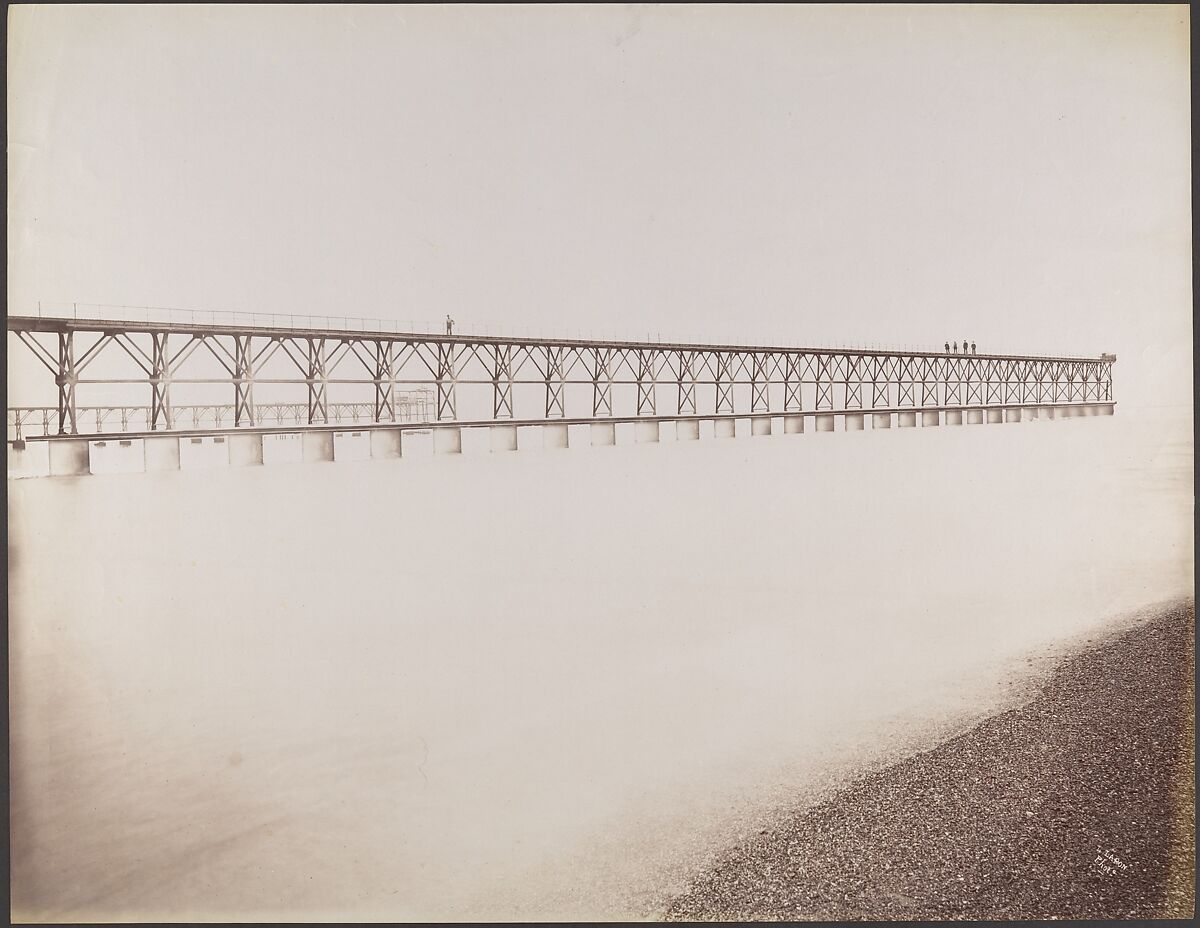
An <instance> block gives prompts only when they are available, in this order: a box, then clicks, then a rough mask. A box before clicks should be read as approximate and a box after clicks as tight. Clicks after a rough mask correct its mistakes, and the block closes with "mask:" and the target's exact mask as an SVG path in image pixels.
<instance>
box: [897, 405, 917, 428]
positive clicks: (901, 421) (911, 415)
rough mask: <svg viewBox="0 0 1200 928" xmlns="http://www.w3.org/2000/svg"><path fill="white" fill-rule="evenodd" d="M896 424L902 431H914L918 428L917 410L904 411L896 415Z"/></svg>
mask: <svg viewBox="0 0 1200 928" xmlns="http://www.w3.org/2000/svg"><path fill="white" fill-rule="evenodd" d="M896 424H897V425H898V426H900V428H902V429H912V428H916V426H917V413H916V411H915V410H911V411H910V410H907V409H906V410H904V411H902V412H898V413H896Z"/></svg>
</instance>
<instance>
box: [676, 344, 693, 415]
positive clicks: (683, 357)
mask: <svg viewBox="0 0 1200 928" xmlns="http://www.w3.org/2000/svg"><path fill="white" fill-rule="evenodd" d="M678 360H679V366H678V371H679V384H678V386H679V395H678V399H679V404H678V405H679V415H681V416H694V415H695V414H696V356H695V354H694V353H692V352H691V351H681V352H679V359H678Z"/></svg>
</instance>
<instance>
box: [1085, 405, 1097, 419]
mask: <svg viewBox="0 0 1200 928" xmlns="http://www.w3.org/2000/svg"><path fill="white" fill-rule="evenodd" d="M1083 414H1084V415H1085V416H1098V415H1100V406H1099V404H1097V403H1088V404H1087V405H1086V406H1084V407H1083Z"/></svg>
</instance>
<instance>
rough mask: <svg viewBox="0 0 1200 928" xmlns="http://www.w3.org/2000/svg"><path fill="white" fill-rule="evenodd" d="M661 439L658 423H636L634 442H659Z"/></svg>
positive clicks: (634, 425)
mask: <svg viewBox="0 0 1200 928" xmlns="http://www.w3.org/2000/svg"><path fill="white" fill-rule="evenodd" d="M659 437H660V436H659V428H658V422H635V423H634V424H633V440H634V441H636V442H643V441H658V439H659Z"/></svg>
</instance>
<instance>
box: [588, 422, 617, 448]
mask: <svg viewBox="0 0 1200 928" xmlns="http://www.w3.org/2000/svg"><path fill="white" fill-rule="evenodd" d="M616 443H617V426H616V423H614V422H593V423H592V447H593V448H601V447H605V446H607V445H615V444H616Z"/></svg>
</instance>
